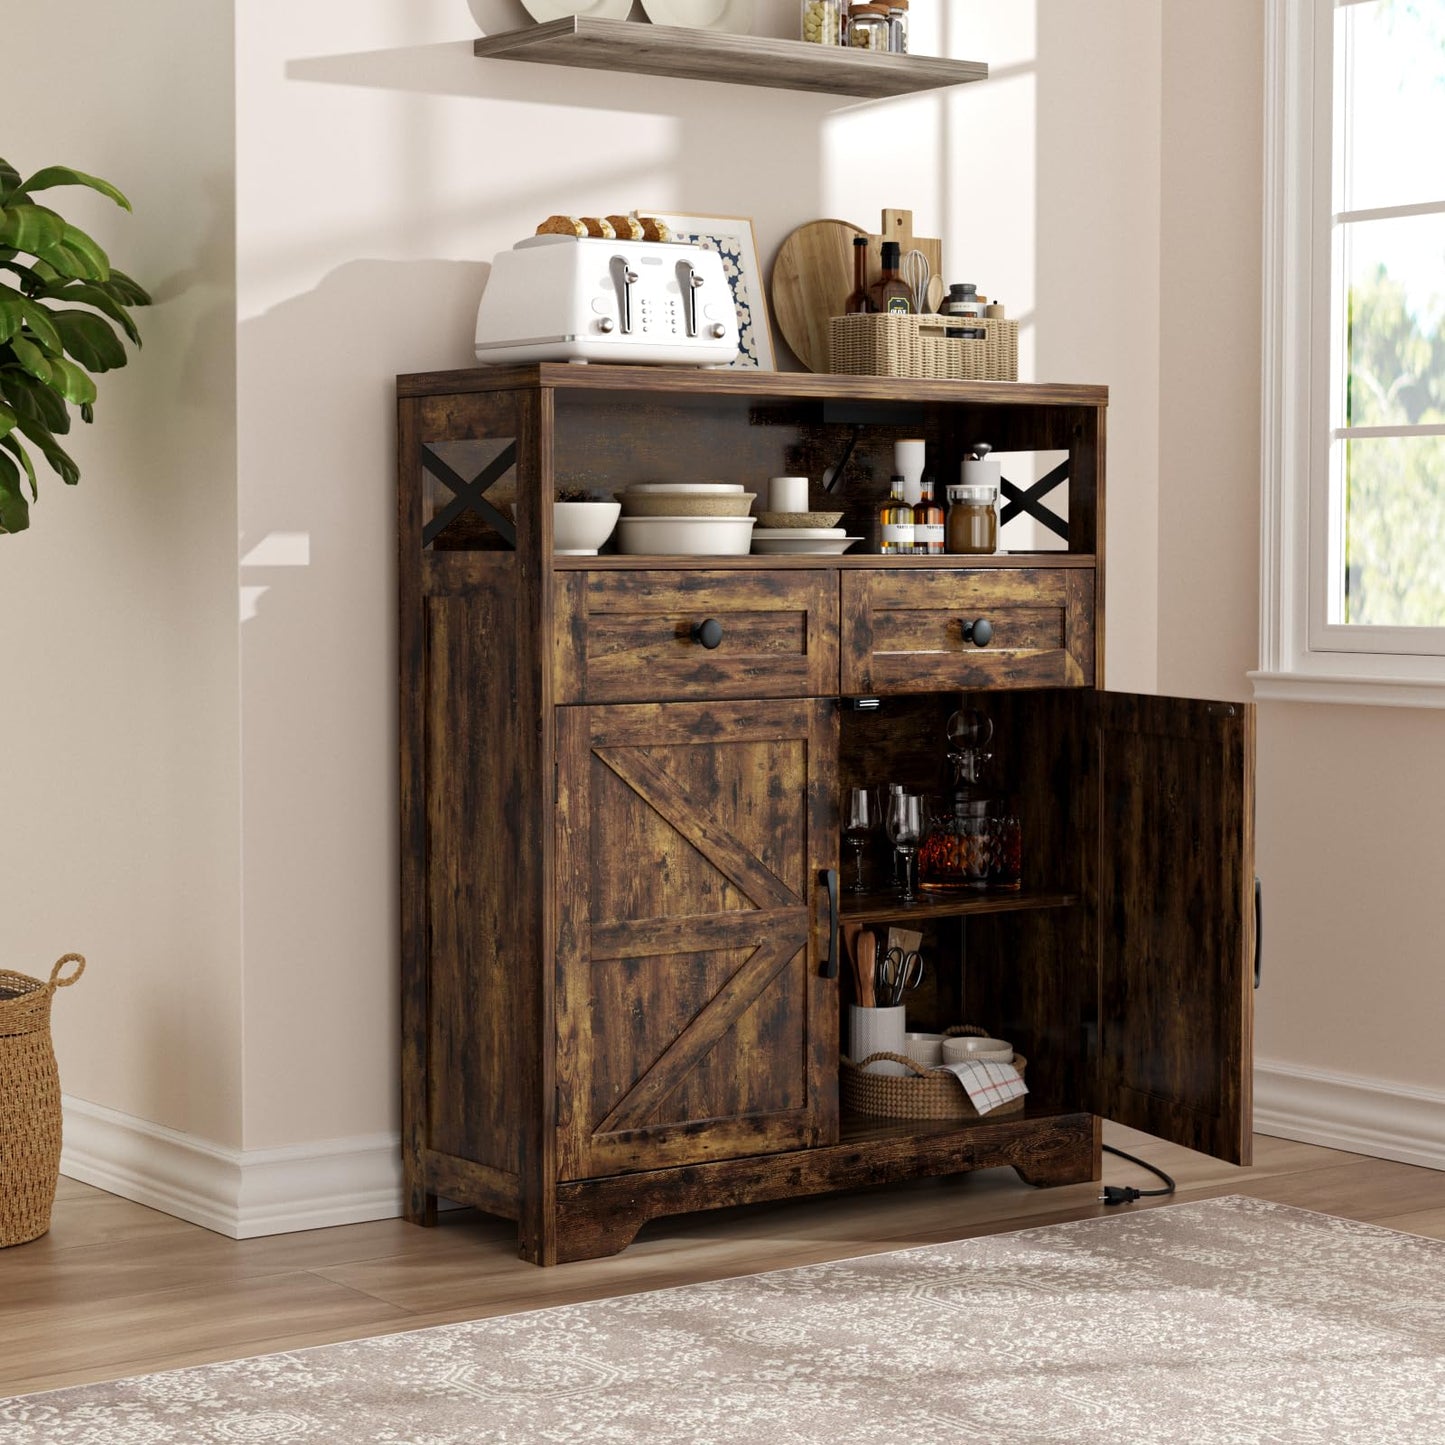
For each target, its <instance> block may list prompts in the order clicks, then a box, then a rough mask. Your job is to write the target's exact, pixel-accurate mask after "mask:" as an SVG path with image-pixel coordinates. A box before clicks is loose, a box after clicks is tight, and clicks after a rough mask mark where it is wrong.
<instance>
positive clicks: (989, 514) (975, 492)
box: [944, 486, 998, 556]
mask: <svg viewBox="0 0 1445 1445" xmlns="http://www.w3.org/2000/svg"><path fill="white" fill-rule="evenodd" d="M997 502H998V488H997V487H993V486H969V487H965V486H957V487H950V488H949V489H948V518H947V520H946V522H945V523H944V547H945V548H946V550H947V551H949V552H950V553H952V554H953V555H955V556H958V555H964V554H972V553H980V554H986V553H992V552H997V551H998V506H997Z"/></svg>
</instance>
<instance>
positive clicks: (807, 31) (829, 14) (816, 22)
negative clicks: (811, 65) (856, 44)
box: [802, 0, 842, 45]
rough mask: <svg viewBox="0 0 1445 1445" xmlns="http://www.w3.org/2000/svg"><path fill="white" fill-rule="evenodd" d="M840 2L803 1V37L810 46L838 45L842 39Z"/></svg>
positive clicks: (837, 0) (830, 0)
mask: <svg viewBox="0 0 1445 1445" xmlns="http://www.w3.org/2000/svg"><path fill="white" fill-rule="evenodd" d="M841 8H842V7H841V4H840V0H802V36H803V39H804V40H806V41H807V42H808V43H809V44H810V45H837V44H839V43H840V40H841V37H842V21H841V18H840V11H841Z"/></svg>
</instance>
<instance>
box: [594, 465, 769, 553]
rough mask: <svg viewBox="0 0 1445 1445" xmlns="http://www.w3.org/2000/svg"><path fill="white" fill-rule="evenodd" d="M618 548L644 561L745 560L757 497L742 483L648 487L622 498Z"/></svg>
mask: <svg viewBox="0 0 1445 1445" xmlns="http://www.w3.org/2000/svg"><path fill="white" fill-rule="evenodd" d="M615 495H616V497H617V500H618V501H619V502H621V504H622V518H621V520H620V521H619V522H618V523H617V548H618V551H620V552H623V553H625V554H627V555H629V556H634V557H637V556H642V557H744V556H746V555H747V552H748V546H749V543H750V542H751V541H752V535H753V524H754V522H755V521H756V519H755V518H754V517H751V516H749V515H748V512H749V510H750V509H751V507H752V505H753V501H754V499H755V494H754V493H753V492H745V491H744V490H743V488H742V484H741V483H740V482H648V483H646V484H641V485H636V484H635V485H633V486H631V487H629V488H628V489H627V490H626V491H625V492H617V493H616V494H615Z"/></svg>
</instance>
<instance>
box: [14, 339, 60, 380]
mask: <svg viewBox="0 0 1445 1445" xmlns="http://www.w3.org/2000/svg"><path fill="white" fill-rule="evenodd" d="M8 344H9V347H10V351H11V353H12V354H13V355H14V357H15V360H16V361H17V362H19V363H20V366H21V367H22V368H23V369H24V370H25V371H28V372H29V373H30V375H31V376H33V377H34V378H35V379H36V381H43V382H44V383H45V385H46V386H50V385H51V381H50V361H49V358H47V357H46V355H45V353H44V352H43V351H42V350H41V349H40V348H39V347H38V346H37V345H36V344H35V343H34V342H33V341H27V340H26V339H25V338H24V337H23V336H12V337H11V338H10V341H9V343H8ZM56 390H59V388H58V387H57V388H56Z"/></svg>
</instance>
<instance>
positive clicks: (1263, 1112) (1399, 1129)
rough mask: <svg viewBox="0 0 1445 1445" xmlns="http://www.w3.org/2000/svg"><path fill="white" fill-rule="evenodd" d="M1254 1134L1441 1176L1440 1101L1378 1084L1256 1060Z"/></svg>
mask: <svg viewBox="0 0 1445 1445" xmlns="http://www.w3.org/2000/svg"><path fill="white" fill-rule="evenodd" d="M1254 1127H1255V1132H1256V1133H1259V1134H1269V1135H1272V1136H1273V1137H1275V1138H1279V1139H1298V1140H1299V1141H1300V1142H1301V1143H1303V1144H1321V1145H1324V1146H1325V1147H1326V1148H1330V1149H1344V1150H1347V1151H1348V1152H1350V1153H1352V1154H1366V1155H1369V1156H1370V1157H1371V1158H1373V1159H1394V1160H1397V1161H1398V1162H1399V1163H1401V1164H1419V1165H1421V1166H1423V1167H1424V1168H1426V1169H1445V1094H1438V1093H1432V1092H1430V1091H1428V1090H1425V1089H1412V1088H1409V1087H1407V1086H1406V1085H1403V1084H1395V1083H1391V1082H1389V1081H1388V1080H1385V1079H1370V1078H1362V1077H1360V1076H1358V1075H1351V1074H1333V1073H1327V1072H1325V1071H1324V1070H1323V1069H1305V1068H1300V1067H1298V1066H1296V1065H1293V1064H1283V1063H1278V1062H1275V1061H1273V1060H1269V1059H1260V1060H1258V1061H1257V1062H1256V1064H1255V1069H1254Z"/></svg>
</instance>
